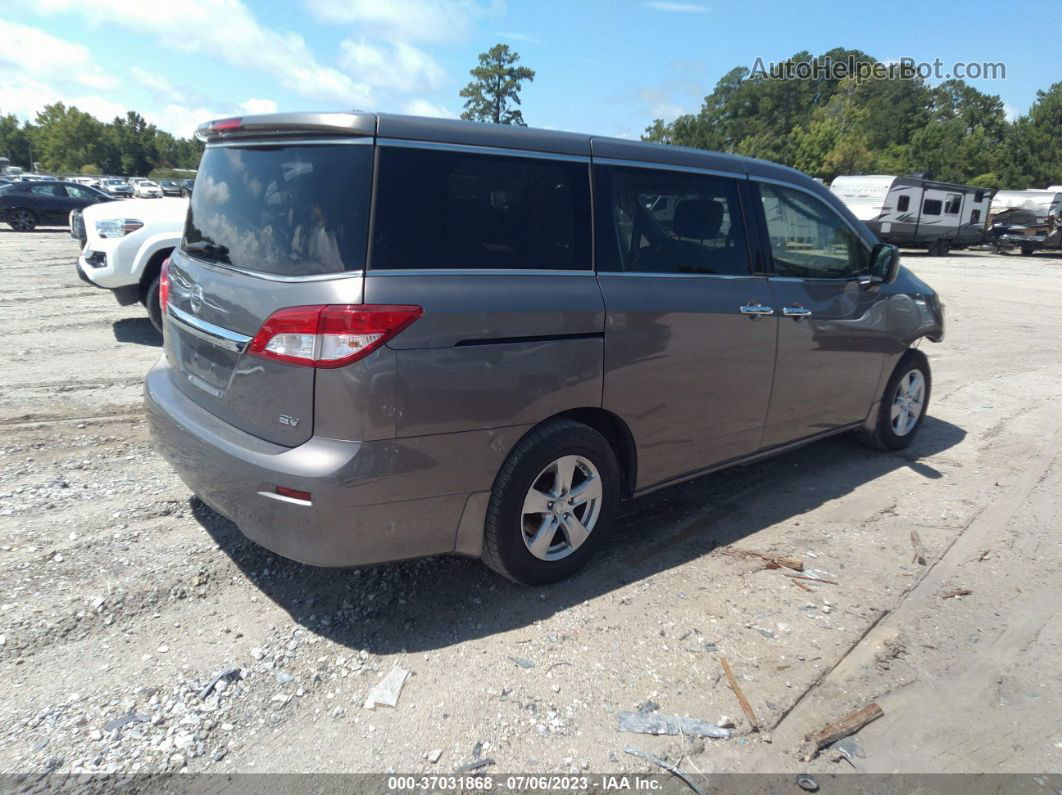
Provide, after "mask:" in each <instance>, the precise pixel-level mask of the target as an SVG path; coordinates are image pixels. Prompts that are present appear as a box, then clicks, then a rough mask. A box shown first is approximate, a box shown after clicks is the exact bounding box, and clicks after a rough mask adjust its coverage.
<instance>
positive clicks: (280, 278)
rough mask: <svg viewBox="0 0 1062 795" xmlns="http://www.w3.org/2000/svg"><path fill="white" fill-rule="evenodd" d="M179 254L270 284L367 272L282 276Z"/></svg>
mask: <svg viewBox="0 0 1062 795" xmlns="http://www.w3.org/2000/svg"><path fill="white" fill-rule="evenodd" d="M177 251H178V253H179V254H180V255H181V256H182V257H184V258H186V259H190V260H191V261H192V262H194V263H195V264H196V265H202V266H203V267H205V268H212V269H213V270H217V271H225V272H226V273H240V274H243V275H244V276H250V277H252V278H254V279H265V280H266V281H270V282H286V283H289V284H295V283H299V282H328V281H332V280H333V279H354V278H360V277H362V276H364V275H365V271H364V270H361V269H358V270H356V271H342V272H341V273H315V274H311V275H309V276H281V275H279V274H276V273H260V272H258V271H251V270H246V269H245V268H237V267H235V266H233V265H222V264H221V263H218V262H210V261H209V260H205V259H199V257H193V256H192V255H191V254H189V253H188V252H186V251H182V250H181V249H177Z"/></svg>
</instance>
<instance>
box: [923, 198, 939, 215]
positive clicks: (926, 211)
mask: <svg viewBox="0 0 1062 795" xmlns="http://www.w3.org/2000/svg"><path fill="white" fill-rule="evenodd" d="M940 206H941V203H940V199H926V200H925V201H924V202H922V215H940Z"/></svg>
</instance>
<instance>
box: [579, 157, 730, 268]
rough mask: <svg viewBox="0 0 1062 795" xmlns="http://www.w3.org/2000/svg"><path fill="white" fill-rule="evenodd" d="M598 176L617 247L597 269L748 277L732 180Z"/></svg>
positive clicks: (644, 172) (660, 174) (607, 172)
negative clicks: (616, 252) (616, 254)
mask: <svg viewBox="0 0 1062 795" xmlns="http://www.w3.org/2000/svg"><path fill="white" fill-rule="evenodd" d="M602 172H603V173H602V184H603V185H607V184H608V183H609V182H611V190H608V189H607V188H606V189H605V190H604V191H603V193H604V194H605V197H606V198H605V200H606V201H608V204H609V207H610V208H611V212H612V218H611V221H610V225H612V226H613V227H614V230H615V234H616V237H617V242H618V245H619V257H618V258H617V259H616V260H615V265H613V263H611V262H609V260H608V258H605V257H602V259H601V263H600V267H601V269H602V270H621V271H626V272H629V273H690V274H698V273H700V274H723V275H743V274H747V273H748V272H749V255H748V245H747V242H746V240H745V230H744V226H743V223H742V216H741V210H740V205H739V202H738V192H737V183H736V182H735V180H733V179H728V178H727V177H717V176H711V175H707V174H694V173H683V172H680V171H664V170H660V171H657V170H653V169H644V168H611V167H610V168H603V169H602ZM608 197H610V198H608ZM606 223H609V222H606ZM617 266H618V267H617Z"/></svg>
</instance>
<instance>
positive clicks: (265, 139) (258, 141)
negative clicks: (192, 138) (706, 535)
mask: <svg viewBox="0 0 1062 795" xmlns="http://www.w3.org/2000/svg"><path fill="white" fill-rule="evenodd" d="M372 142H373V138H372V136H371V135H361V136H358V137H357V138H353V137H346V136H344V137H338V136H337V137H335V138H283V137H281V136H277V135H275V134H274V135H273V136H265V135H263V136H261V137H259V136H247V137H246V138H226V139H225V140H222V141H211V142H210V143H208V144H206V148H207V149H224V148H226V147H229V146H291V145H299V146H307V145H310V146H312V145H318V144H320V145H326V146H327V145H330V144H372Z"/></svg>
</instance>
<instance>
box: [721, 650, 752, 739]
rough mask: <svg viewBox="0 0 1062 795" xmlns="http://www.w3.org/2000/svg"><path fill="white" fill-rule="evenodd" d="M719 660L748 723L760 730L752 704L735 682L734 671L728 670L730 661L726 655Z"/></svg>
mask: <svg viewBox="0 0 1062 795" xmlns="http://www.w3.org/2000/svg"><path fill="white" fill-rule="evenodd" d="M719 662H721V663H722V664H723V673H724V674H726V681H727V682H729V683H730V689H731V690H733V691H734V695H735V696H737V700H738V704H740V705H741V711H742V712H744V713H745V717H746V718H748V721H749V725H750V726H751V727H752V730H753V731H759V730H760V722H759V721H758V720H757V719H756V713H754V712H753V711H752V705H751V704H750V703H749V700H748V699H747V698H745V693H744V692H743V691H742V690H741V687H740V685H738V683H737V679H736V678H735V677H734V672H733V671H731V670H730V663H729V662H728V661H727V659H726V657H720V658H719Z"/></svg>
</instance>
